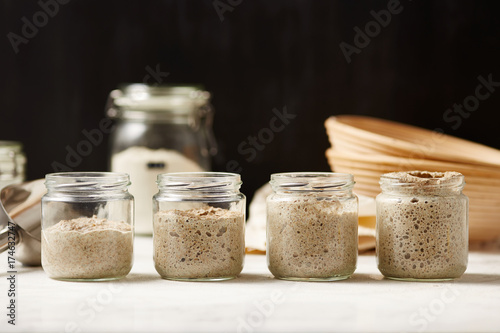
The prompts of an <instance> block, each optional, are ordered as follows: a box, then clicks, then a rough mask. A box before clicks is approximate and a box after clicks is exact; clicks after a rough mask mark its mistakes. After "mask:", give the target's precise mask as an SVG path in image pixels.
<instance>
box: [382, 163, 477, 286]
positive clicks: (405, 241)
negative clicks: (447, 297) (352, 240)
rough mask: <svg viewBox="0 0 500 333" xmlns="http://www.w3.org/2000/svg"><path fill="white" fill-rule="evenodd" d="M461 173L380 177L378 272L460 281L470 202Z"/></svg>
mask: <svg viewBox="0 0 500 333" xmlns="http://www.w3.org/2000/svg"><path fill="white" fill-rule="evenodd" d="M464 185H465V182H464V176H463V175H461V174H460V173H458V172H427V171H410V172H394V173H388V174H385V175H382V177H381V178H380V186H381V188H382V193H381V194H379V195H378V196H377V199H376V201H377V223H376V238H377V240H376V242H377V246H376V249H377V250H376V251H377V254H376V255H377V264H378V269H379V270H380V272H381V273H382V274H383V275H384V276H386V277H388V278H392V279H399V280H449V279H454V278H458V277H460V276H461V275H462V274H463V273H464V272H465V270H466V268H467V259H468V203H469V200H468V198H467V197H466V196H465V195H464V194H463V193H462V189H463V188H464Z"/></svg>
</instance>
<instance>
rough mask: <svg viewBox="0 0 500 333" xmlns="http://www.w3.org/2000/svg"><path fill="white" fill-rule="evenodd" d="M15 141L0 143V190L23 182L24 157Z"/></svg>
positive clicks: (20, 146)
mask: <svg viewBox="0 0 500 333" xmlns="http://www.w3.org/2000/svg"><path fill="white" fill-rule="evenodd" d="M22 149H23V145H22V144H21V143H20V142H17V141H0V189H1V188H3V187H5V186H7V185H10V184H14V183H20V182H22V181H24V172H25V166H26V157H25V155H24V153H23V151H22Z"/></svg>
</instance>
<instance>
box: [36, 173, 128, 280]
mask: <svg viewBox="0 0 500 333" xmlns="http://www.w3.org/2000/svg"><path fill="white" fill-rule="evenodd" d="M129 184H130V182H129V176H128V175H127V174H123V173H112V172H67V173H53V174H48V175H46V177H45V185H46V187H47V194H46V195H45V196H43V198H42V267H43V269H44V271H45V272H46V273H47V275H48V276H49V277H51V278H53V279H58V280H73V281H103V280H115V279H119V278H122V277H124V276H126V275H127V274H128V273H129V272H130V270H131V269H132V260H133V244H134V232H133V228H134V225H133V208H134V199H133V197H132V195H131V194H130V193H128V191H127V187H128V185H129Z"/></svg>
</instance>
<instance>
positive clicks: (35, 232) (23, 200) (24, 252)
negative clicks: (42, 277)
mask: <svg viewBox="0 0 500 333" xmlns="http://www.w3.org/2000/svg"><path fill="white" fill-rule="evenodd" d="M45 191H46V190H45V186H44V179H38V180H34V181H31V182H25V183H21V184H14V185H10V186H6V187H4V188H3V189H2V192H1V193H0V229H1V230H0V252H3V251H6V250H7V249H8V248H9V231H10V232H11V234H10V235H11V236H12V230H11V229H10V230H9V221H10V222H14V223H15V228H14V234H15V243H16V246H15V255H14V257H15V258H16V260H18V261H20V262H21V263H23V264H24V265H28V266H39V265H40V264H41V243H40V239H41V229H42V228H41V220H42V218H41V204H40V203H41V199H42V196H43V195H44V194H45ZM10 241H12V238H11V239H10Z"/></svg>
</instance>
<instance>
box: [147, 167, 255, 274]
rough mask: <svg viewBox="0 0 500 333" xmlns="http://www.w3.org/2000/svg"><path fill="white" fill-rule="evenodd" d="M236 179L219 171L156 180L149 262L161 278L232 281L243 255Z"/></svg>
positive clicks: (241, 203) (241, 206) (242, 216)
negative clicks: (152, 259)
mask: <svg viewBox="0 0 500 333" xmlns="http://www.w3.org/2000/svg"><path fill="white" fill-rule="evenodd" d="M240 186H241V180H240V175H238V174H233V173H222V172H198V173H184V172H181V173H168V174H161V175H159V176H158V188H159V192H158V194H156V195H155V197H154V234H153V246H154V256H153V258H154V262H155V267H156V270H157V271H158V273H159V274H160V275H161V277H162V278H164V279H172V280H186V281H196V280H198V281H216V280H228V279H232V278H234V277H236V276H237V275H238V274H239V273H240V272H241V270H242V269H243V259H244V256H245V196H244V195H243V194H242V193H240V191H239V189H240Z"/></svg>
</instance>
